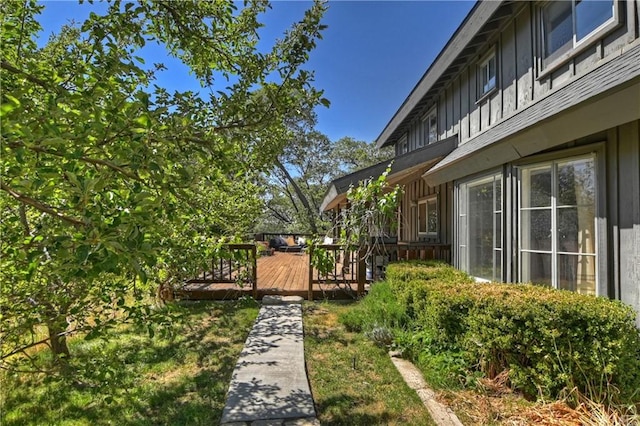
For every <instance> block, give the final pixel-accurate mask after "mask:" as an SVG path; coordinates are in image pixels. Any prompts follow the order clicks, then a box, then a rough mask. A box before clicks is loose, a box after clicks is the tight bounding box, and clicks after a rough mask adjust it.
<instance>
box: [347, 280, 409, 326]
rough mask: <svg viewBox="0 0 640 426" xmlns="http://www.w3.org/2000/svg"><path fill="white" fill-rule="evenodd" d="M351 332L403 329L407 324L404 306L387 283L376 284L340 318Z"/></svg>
mask: <svg viewBox="0 0 640 426" xmlns="http://www.w3.org/2000/svg"><path fill="white" fill-rule="evenodd" d="M340 322H342V323H343V324H344V325H345V327H346V328H347V329H348V330H349V331H357V332H370V331H371V330H373V329H374V328H378V327H385V328H399V329H401V328H403V327H405V325H406V323H407V316H406V313H405V310H404V306H403V305H402V304H401V303H399V302H398V300H397V298H396V296H395V295H394V293H393V292H392V291H391V287H390V286H389V284H388V283H386V282H379V283H375V284H373V285H372V286H371V291H370V292H369V294H368V295H367V297H365V298H364V299H362V300H361V301H360V302H359V303H358V304H357V305H356V306H355V307H354V308H353V309H351V310H349V311H347V312H345V313H344V314H342V315H341V316H340Z"/></svg>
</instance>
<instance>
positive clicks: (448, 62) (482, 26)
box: [376, 1, 511, 148]
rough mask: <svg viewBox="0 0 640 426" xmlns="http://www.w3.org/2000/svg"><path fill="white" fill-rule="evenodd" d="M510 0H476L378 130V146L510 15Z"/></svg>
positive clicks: (398, 133) (402, 129) (393, 137)
mask: <svg viewBox="0 0 640 426" xmlns="http://www.w3.org/2000/svg"><path fill="white" fill-rule="evenodd" d="M510 4H511V2H508V1H506V2H505V1H478V2H477V3H476V4H475V5H474V6H473V8H472V9H471V11H470V12H469V14H468V15H467V17H466V18H465V19H464V21H462V24H460V26H459V27H458V29H457V30H456V31H455V33H454V34H453V36H451V38H450V39H449V41H448V42H447V44H446V45H445V47H444V48H443V49H442V51H441V52H440V53H439V54H438V56H437V57H436V59H435V60H434V61H433V63H432V64H431V66H430V67H429V68H428V69H427V71H426V72H425V73H424V75H423V76H422V78H421V79H420V81H418V84H416V86H415V87H414V88H413V90H412V91H411V93H409V96H407V98H406V99H405V100H404V102H403V103H402V105H401V106H400V108H398V110H397V111H396V113H395V115H394V116H393V117H392V118H391V120H390V121H389V123H387V125H386V126H385V128H384V129H383V130H382V132H381V133H380V136H378V138H377V139H376V146H377V147H378V148H382V147H385V146H389V145H393V144H394V143H395V142H396V141H397V140H398V139H400V137H402V135H403V134H404V133H406V131H407V129H408V126H409V124H410V123H411V121H413V120H414V119H415V118H416V117H417V116H418V115H420V114H422V113H423V112H424V111H423V110H424V108H425V107H426V106H427V105H428V103H429V100H430V99H431V98H432V97H433V95H435V94H436V93H437V92H438V91H440V90H441V89H442V88H443V87H445V85H446V84H447V82H448V81H449V79H451V78H453V77H455V75H457V73H458V72H459V71H460V70H462V68H464V66H465V65H466V63H467V62H468V60H469V58H470V57H472V56H474V55H475V54H476V53H477V49H478V47H480V46H481V45H483V44H484V43H486V42H487V41H488V38H489V33H491V32H493V31H495V30H496V29H498V28H499V27H500V23H501V21H502V20H503V19H506V18H508V17H509V16H510V14H511V5H510Z"/></svg>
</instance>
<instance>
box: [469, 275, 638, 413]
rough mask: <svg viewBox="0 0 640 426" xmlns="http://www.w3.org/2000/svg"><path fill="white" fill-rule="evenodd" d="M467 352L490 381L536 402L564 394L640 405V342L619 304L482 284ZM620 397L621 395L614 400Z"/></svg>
mask: <svg viewBox="0 0 640 426" xmlns="http://www.w3.org/2000/svg"><path fill="white" fill-rule="evenodd" d="M479 287H480V289H479V290H478V292H477V298H476V303H475V304H474V307H473V309H472V310H471V311H470V312H469V316H468V318H467V321H466V322H467V332H466V334H465V336H464V346H465V350H466V354H467V356H468V359H469V360H470V361H472V362H473V361H475V362H478V363H479V365H480V368H481V369H482V370H483V371H484V372H485V373H486V374H487V375H488V376H489V377H492V376H494V375H495V374H498V373H500V372H501V371H504V370H506V369H508V370H509V378H510V381H511V383H512V385H513V387H514V388H516V389H519V390H521V391H522V392H523V393H525V395H528V396H530V397H534V396H536V395H541V396H544V397H556V396H558V395H559V393H560V392H561V391H562V390H563V389H573V388H574V387H575V388H577V389H578V390H580V391H581V392H582V393H583V394H586V395H590V396H591V397H593V398H594V399H597V400H602V399H603V398H609V399H611V398H613V399H620V400H623V401H633V400H634V399H635V400H636V401H640V394H638V393H637V392H638V389H640V337H639V334H638V329H637V328H636V327H635V324H634V319H635V315H634V314H633V311H632V310H631V308H629V307H627V306H624V305H623V304H622V303H619V302H617V301H612V300H608V299H605V298H601V297H594V296H585V295H580V294H577V293H573V292H568V291H560V290H553V289H549V288H544V287H537V286H532V285H522V284H520V285H507V284H491V285H479ZM617 392H619V395H615V393H617Z"/></svg>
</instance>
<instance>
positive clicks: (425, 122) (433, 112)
mask: <svg viewBox="0 0 640 426" xmlns="http://www.w3.org/2000/svg"><path fill="white" fill-rule="evenodd" d="M432 118H433V121H434V124H435V137H434V138H433V139H431V132H430V130H431V119H432ZM422 132H423V135H422V138H420V147H423V146H427V145H430V144H432V143H435V142H437V141H438V139H439V138H438V136H439V135H438V110H437V108H436V106H435V105H434V106H433V107H431V109H429V111H428V112H427V113H426V114H425V115H423V116H422Z"/></svg>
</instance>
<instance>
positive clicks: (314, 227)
mask: <svg viewBox="0 0 640 426" xmlns="http://www.w3.org/2000/svg"><path fill="white" fill-rule="evenodd" d="M302 116H303V117H304V119H302V120H300V121H297V122H295V123H291V124H290V127H291V128H292V137H291V139H290V140H289V143H288V144H287V145H286V147H285V149H284V151H283V153H282V155H280V157H279V162H278V163H276V167H275V168H274V169H273V170H272V171H271V172H270V173H269V174H268V176H265V178H264V185H263V187H264V190H265V193H264V199H265V205H266V209H265V211H264V213H263V215H262V216H261V217H260V220H259V222H258V223H257V225H256V227H255V230H256V232H293V233H301V232H302V233H321V232H322V231H324V230H326V229H328V228H329V227H330V223H329V221H328V218H327V217H326V216H325V215H323V214H322V213H321V212H320V205H321V203H322V201H323V198H324V195H325V192H326V190H327V186H328V185H329V183H330V182H331V180H333V179H336V178H338V177H340V176H342V175H344V174H347V173H352V172H354V171H355V170H359V169H363V168H365V167H368V166H371V165H373V164H377V163H380V162H382V161H385V160H389V159H390V158H391V157H393V154H392V152H391V151H390V150H389V149H383V150H378V149H377V148H376V147H375V144H374V143H367V142H365V141H360V140H356V139H353V138H349V137H344V138H341V139H339V140H337V141H330V140H329V138H328V137H327V136H326V135H324V134H322V133H320V132H318V131H316V130H313V126H314V125H315V115H314V114H313V113H311V112H306V113H305V114H303V115H302Z"/></svg>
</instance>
